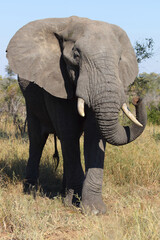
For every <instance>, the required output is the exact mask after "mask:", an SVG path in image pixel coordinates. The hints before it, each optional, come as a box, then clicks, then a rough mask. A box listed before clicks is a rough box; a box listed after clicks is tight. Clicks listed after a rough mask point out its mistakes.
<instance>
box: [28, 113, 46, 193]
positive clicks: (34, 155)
mask: <svg viewBox="0 0 160 240" xmlns="http://www.w3.org/2000/svg"><path fill="white" fill-rule="evenodd" d="M28 133H29V159H28V163H27V167H26V178H25V180H24V192H25V193H30V191H31V189H35V190H36V189H37V179H38V177H39V163H40V158H41V155H42V151H43V147H44V145H45V143H46V140H47V138H48V134H47V133H44V131H42V125H41V123H40V121H39V120H38V118H36V117H35V116H34V115H28Z"/></svg>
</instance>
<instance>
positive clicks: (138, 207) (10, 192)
mask: <svg viewBox="0 0 160 240" xmlns="http://www.w3.org/2000/svg"><path fill="white" fill-rule="evenodd" d="M15 133H16V130H15V128H14V126H13V125H11V124H6V123H3V122H1V123H0V239H1V240H7V239H9V240H11V239H12V240H44V239H45V240H46V239H50V240H62V239H64V240H68V239H77V240H81V239H86V240H88V239H91V240H101V239H102V240H103V239H104V240H147V239H148V240H159V239H160V141H159V139H158V138H156V137H155V136H158V134H159V133H160V127H155V126H154V127H153V126H147V128H146V130H145V132H144V134H143V135H142V136H141V137H140V138H139V139H137V140H136V141H135V142H133V143H131V144H129V145H126V146H122V147H114V146H111V145H109V144H107V149H106V157H105V167H104V184H103V199H104V202H105V203H106V205H107V214H105V215H103V216H90V215H83V214H82V213H81V212H80V211H79V209H77V208H74V207H73V208H67V207H64V206H63V203H62V199H61V197H60V195H59V192H60V188H61V183H62V166H63V163H62V154H61V150H60V143H58V148H59V151H60V164H59V167H58V170H57V171H56V172H55V170H54V169H55V168H54V161H53V158H52V155H53V153H54V145H53V137H52V136H50V137H49V139H48V141H47V144H46V146H45V149H44V151H43V156H42V160H41V165H40V180H39V182H40V186H41V191H40V190H39V191H38V193H37V196H36V198H34V197H33V196H32V195H25V194H24V193H23V190H22V181H23V179H24V177H25V166H26V163H27V159H28V139H27V137H24V138H20V136H18V135H17V134H15ZM82 148H83V138H82V139H81V149H82ZM82 152H83V151H82ZM82 161H84V160H83V156H82Z"/></svg>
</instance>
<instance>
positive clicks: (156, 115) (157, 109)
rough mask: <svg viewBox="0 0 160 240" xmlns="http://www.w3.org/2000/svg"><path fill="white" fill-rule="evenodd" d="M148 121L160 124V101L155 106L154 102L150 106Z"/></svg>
mask: <svg viewBox="0 0 160 240" xmlns="http://www.w3.org/2000/svg"><path fill="white" fill-rule="evenodd" d="M147 115H148V122H150V123H152V124H156V125H160V103H159V104H158V105H157V106H155V105H154V104H153V103H152V104H151V105H150V107H148V111H147Z"/></svg>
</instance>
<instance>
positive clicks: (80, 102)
mask: <svg viewBox="0 0 160 240" xmlns="http://www.w3.org/2000/svg"><path fill="white" fill-rule="evenodd" d="M84 105H85V102H84V100H83V99H82V98H78V101H77V108H78V113H79V115H80V116H81V117H85V111H84ZM121 109H122V110H123V112H124V113H125V115H126V116H127V117H128V118H129V119H130V120H131V121H132V122H133V123H135V124H136V125H137V126H139V127H143V125H142V124H141V123H140V122H139V121H138V120H137V119H136V118H135V116H134V115H133V114H132V113H131V111H130V110H129V108H128V107H127V104H126V103H123V105H122V107H121Z"/></svg>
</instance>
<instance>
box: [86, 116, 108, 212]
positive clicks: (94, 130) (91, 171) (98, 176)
mask: <svg viewBox="0 0 160 240" xmlns="http://www.w3.org/2000/svg"><path fill="white" fill-rule="evenodd" d="M105 145H106V144H105V142H104V141H103V140H102V139H101V136H100V133H99V130H98V127H97V124H96V121H95V118H94V114H93V113H92V112H90V113H89V114H88V116H87V119H86V124H85V132H84V156H85V167H86V178H85V181H84V184H83V189H82V209H83V210H84V211H89V212H90V211H91V212H93V213H94V214H99V213H105V212H106V206H105V204H104V202H103V200H102V183H103V167H104V155H105Z"/></svg>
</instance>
